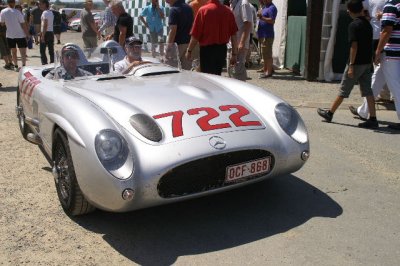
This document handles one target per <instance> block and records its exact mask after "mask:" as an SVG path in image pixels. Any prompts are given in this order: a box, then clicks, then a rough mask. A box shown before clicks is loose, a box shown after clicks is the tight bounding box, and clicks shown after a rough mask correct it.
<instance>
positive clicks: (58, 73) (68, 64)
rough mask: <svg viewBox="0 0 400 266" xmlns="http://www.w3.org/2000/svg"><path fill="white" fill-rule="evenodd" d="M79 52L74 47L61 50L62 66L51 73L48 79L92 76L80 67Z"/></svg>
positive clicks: (65, 47) (69, 46) (68, 46)
mask: <svg viewBox="0 0 400 266" xmlns="http://www.w3.org/2000/svg"><path fill="white" fill-rule="evenodd" d="M78 62H79V51H78V49H77V48H76V47H75V46H73V45H66V46H64V47H63V48H62V49H61V66H60V67H57V68H55V69H53V70H52V71H50V72H49V73H48V74H47V75H46V78H48V79H54V78H56V79H57V78H60V79H65V80H69V79H74V78H75V77H84V76H92V75H93V74H92V73H90V72H88V71H86V70H83V69H81V68H79V67H78Z"/></svg>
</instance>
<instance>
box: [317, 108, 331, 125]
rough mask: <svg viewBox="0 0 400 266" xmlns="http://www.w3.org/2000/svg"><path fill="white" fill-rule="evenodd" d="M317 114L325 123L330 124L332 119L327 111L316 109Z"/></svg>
mask: <svg viewBox="0 0 400 266" xmlns="http://www.w3.org/2000/svg"><path fill="white" fill-rule="evenodd" d="M317 113H318V114H319V115H320V116H321V117H323V118H324V119H325V121H326V122H331V121H332V118H333V114H332V113H331V112H329V110H324V109H321V108H318V109H317Z"/></svg>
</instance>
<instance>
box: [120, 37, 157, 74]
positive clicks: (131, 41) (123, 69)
mask: <svg viewBox="0 0 400 266" xmlns="http://www.w3.org/2000/svg"><path fill="white" fill-rule="evenodd" d="M125 52H126V56H125V57H124V59H122V60H121V61H118V62H117V63H115V64H114V68H115V71H116V72H118V73H121V74H127V73H129V72H130V71H131V70H132V68H134V67H137V66H139V65H142V64H146V63H151V62H149V61H143V60H142V41H141V40H140V39H138V38H136V37H135V36H131V37H129V38H127V39H126V41H125Z"/></svg>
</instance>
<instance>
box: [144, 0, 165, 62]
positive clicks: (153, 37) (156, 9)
mask: <svg viewBox="0 0 400 266" xmlns="http://www.w3.org/2000/svg"><path fill="white" fill-rule="evenodd" d="M144 17H146V19H144ZM164 17H165V15H164V7H163V6H161V7H160V5H159V3H158V0H151V4H150V5H147V6H146V7H145V8H143V10H142V13H141V14H140V16H139V18H140V20H141V21H142V22H143V24H144V25H145V26H146V28H148V29H149V31H150V41H151V53H152V55H153V57H155V48H156V44H157V43H164V42H165V38H164V34H163V24H162V20H163V19H164ZM160 50H161V51H163V50H164V46H163V45H160Z"/></svg>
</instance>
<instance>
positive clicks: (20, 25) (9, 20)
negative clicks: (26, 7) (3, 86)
mask: <svg viewBox="0 0 400 266" xmlns="http://www.w3.org/2000/svg"><path fill="white" fill-rule="evenodd" d="M7 4H8V7H7V8H5V9H3V10H2V11H1V13H0V23H2V25H3V26H4V25H5V26H6V27H7V31H6V38H7V44H8V47H9V48H10V49H11V54H12V60H13V63H14V66H15V69H16V70H17V71H19V69H18V61H17V46H18V49H19V52H20V53H21V58H22V66H25V64H26V47H27V46H28V42H27V40H28V39H29V38H30V35H29V32H28V27H27V26H26V23H25V19H24V15H22V13H21V12H19V11H18V10H16V9H15V0H7Z"/></svg>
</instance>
